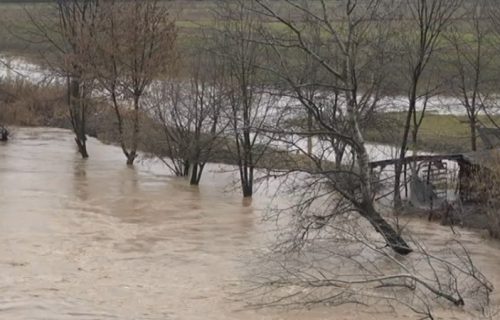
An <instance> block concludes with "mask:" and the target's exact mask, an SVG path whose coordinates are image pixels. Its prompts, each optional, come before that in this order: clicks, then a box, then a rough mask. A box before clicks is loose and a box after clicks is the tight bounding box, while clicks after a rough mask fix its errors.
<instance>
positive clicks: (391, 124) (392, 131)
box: [365, 112, 500, 153]
mask: <svg viewBox="0 0 500 320" xmlns="http://www.w3.org/2000/svg"><path fill="white" fill-rule="evenodd" d="M405 117H406V114H404V113H402V112H395V113H386V114H378V115H377V116H376V118H375V119H374V122H375V125H374V127H373V128H371V129H369V130H367V132H366V133H365V135H366V139H367V140H369V141H371V142H380V143H386V144H394V145H399V144H400V141H401V137H402V134H403V131H402V130H403V123H404V120H405ZM493 119H494V120H495V121H496V122H497V123H499V124H500V116H494V117H493ZM479 120H480V121H481V123H484V124H485V125H486V126H492V124H491V121H490V120H489V119H488V118H487V117H486V116H480V118H479ZM418 137H419V138H418V139H419V141H418V146H417V149H419V150H425V151H431V152H440V153H443V152H444V153H448V152H449V153H453V152H468V151H471V142H470V128H469V124H468V121H467V117H466V116H465V115H464V116H455V115H440V114H433V113H428V114H426V116H425V118H424V120H423V122H422V125H421V127H420V131H419V136H418ZM477 141H478V149H481V148H482V147H483V146H482V143H481V139H480V138H479V137H478V138H477Z"/></svg>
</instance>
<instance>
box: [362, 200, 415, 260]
mask: <svg viewBox="0 0 500 320" xmlns="http://www.w3.org/2000/svg"><path fill="white" fill-rule="evenodd" d="M361 215H362V216H363V217H364V218H366V219H367V220H368V222H370V224H371V225H372V226H373V227H374V228H375V230H376V231H377V232H378V233H380V234H381V235H382V236H383V237H384V239H385V242H386V243H387V245H388V246H389V247H390V248H391V249H392V250H394V251H395V252H397V253H399V254H402V255H407V254H409V253H411V252H412V251H413V250H412V249H411V248H410V246H409V245H408V244H407V243H406V241H405V240H404V239H403V238H402V237H401V235H400V234H398V233H397V232H396V230H394V228H393V227H392V226H391V225H390V224H389V223H388V222H387V221H386V220H385V219H384V218H383V217H382V216H381V215H380V213H378V212H377V210H375V208H374V207H373V205H372V204H371V203H364V204H362V207H361Z"/></svg>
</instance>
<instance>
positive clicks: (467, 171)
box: [370, 149, 500, 207]
mask: <svg viewBox="0 0 500 320" xmlns="http://www.w3.org/2000/svg"><path fill="white" fill-rule="evenodd" d="M499 160H500V149H490V150H483V151H477V152H470V153H461V154H458V153H457V154H443V155H420V156H410V157H406V158H404V159H402V160H401V159H388V160H382V161H374V162H371V163H370V167H371V169H372V170H375V169H377V168H379V169H380V170H383V169H384V168H386V167H389V166H395V165H396V164H397V163H401V162H402V163H403V175H404V177H403V184H404V185H403V187H404V188H405V193H406V197H407V198H408V197H409V194H408V184H409V183H408V179H407V172H408V169H407V165H409V164H415V165H416V167H417V169H416V172H417V176H416V177H414V181H413V182H412V183H413V186H414V188H415V187H418V188H419V189H420V190H421V195H420V197H423V198H420V199H419V200H422V201H424V202H425V201H427V202H430V204H431V207H432V204H433V202H434V201H436V199H440V198H446V194H447V190H446V189H447V188H448V183H447V180H448V175H449V174H448V167H447V165H446V161H451V162H455V163H456V164H457V166H458V179H457V191H458V196H459V198H460V200H461V201H462V202H464V203H465V202H480V201H483V199H482V198H483V197H482V195H484V188H490V187H491V183H495V182H494V181H493V180H492V179H491V177H492V172H493V170H495V169H496V168H495V166H498V169H500V161H499ZM498 169H497V171H498Z"/></svg>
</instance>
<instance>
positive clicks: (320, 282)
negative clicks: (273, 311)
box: [247, 217, 493, 319]
mask: <svg viewBox="0 0 500 320" xmlns="http://www.w3.org/2000/svg"><path fill="white" fill-rule="evenodd" d="M311 218H313V217H311ZM347 219H348V220H349V221H342V220H341V221H337V223H336V224H330V225H329V226H328V227H327V228H318V223H321V222H320V221H318V220H317V219H312V220H308V221H302V222H303V223H304V224H302V227H303V228H304V229H303V232H304V233H305V234H304V236H303V237H302V238H301V239H300V240H298V241H300V242H301V247H303V248H307V249H308V250H300V251H283V250H281V251H280V252H273V253H272V256H271V257H269V256H266V255H265V256H263V261H262V262H261V263H260V264H259V270H256V271H255V274H254V273H252V274H251V276H252V279H253V281H254V283H255V286H254V290H252V291H250V292H251V294H252V295H255V297H252V296H250V297H247V299H248V298H249V299H248V300H250V301H251V305H253V306H255V307H260V306H288V307H298V308H303V307H304V306H311V305H316V304H322V305H323V304H326V305H328V306H339V305H342V304H354V305H361V306H368V307H369V308H370V307H372V306H374V305H377V306H380V305H383V304H387V305H389V306H392V307H394V308H396V309H397V310H401V308H404V309H406V310H408V311H410V312H413V313H415V314H416V315H417V316H418V317H419V319H437V318H438V317H437V315H436V313H437V310H436V309H440V308H446V309H449V308H450V307H451V306H454V307H459V308H467V309H466V310H468V311H470V312H471V314H472V315H474V316H473V317H474V318H477V319H479V318H481V316H487V315H488V313H489V312H490V308H491V307H490V298H491V293H492V291H493V286H492V284H491V282H490V281H488V279H487V278H486V276H485V275H484V274H482V273H481V271H480V270H479V269H478V268H477V267H476V265H475V264H474V262H473V261H472V258H471V256H470V254H469V252H468V251H467V249H466V248H465V247H464V246H463V245H462V244H461V243H460V242H458V241H456V240H450V241H448V242H446V243H444V244H443V246H444V247H446V250H439V249H438V248H432V249H430V248H428V247H427V246H426V244H425V243H424V242H419V241H417V240H415V239H412V247H413V248H415V250H414V252H413V253H412V254H411V255H410V256H408V257H406V258H404V259H400V258H398V257H395V256H394V255H393V254H391V253H390V252H388V251H387V250H384V249H383V248H381V246H380V243H378V240H377V239H375V238H374V237H373V233H372V232H370V231H369V229H368V228H366V225H365V224H364V223H363V222H362V221H356V220H357V219H355V218H352V217H351V218H347ZM332 234H335V237H334V238H332ZM293 241H297V239H294V240H293ZM332 242H333V243H334V245H332ZM263 266H265V267H263ZM257 277H258V278H257ZM255 278H257V279H263V280H255Z"/></svg>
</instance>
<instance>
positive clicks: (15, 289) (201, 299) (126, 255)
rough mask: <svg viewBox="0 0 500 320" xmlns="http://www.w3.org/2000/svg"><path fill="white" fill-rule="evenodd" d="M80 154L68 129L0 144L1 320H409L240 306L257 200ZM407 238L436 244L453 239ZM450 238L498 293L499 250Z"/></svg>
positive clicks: (261, 230) (266, 234)
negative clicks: (466, 251)
mask: <svg viewBox="0 0 500 320" xmlns="http://www.w3.org/2000/svg"><path fill="white" fill-rule="evenodd" d="M89 151H90V153H91V158H90V159H89V160H87V161H84V160H81V159H80V157H79V155H78V154H77V152H76V150H75V147H74V142H73V138H72V135H71V134H70V133H69V132H68V131H65V130H59V129H46V128H33V129H16V130H14V133H13V139H12V141H10V142H9V143H7V144H3V145H0V288H1V292H2V295H1V296H0V319H9V320H16V319H126V320H128V319H130V320H132V319H134V320H135V319H138V320H139V319H166V320H167V319H194V320H196V319H207V320H212V319H213V320H219V319H244V320H246V319H248V320H250V319H292V320H294V319H301V320H303V319H311V320H315V319H400V318H401V319H408V318H410V319H411V316H410V317H408V316H407V315H406V313H405V312H404V311H401V312H399V311H398V312H396V313H394V314H380V315H379V314H374V313H373V312H371V311H370V309H363V308H359V307H352V306H345V307H341V308H337V309H332V308H326V307H317V308H313V309H311V310H303V311H297V310H283V309H263V310H249V309H247V308H244V306H245V303H244V301H239V299H238V298H235V297H237V296H238V295H235V293H238V292H242V291H244V290H245V286H246V285H245V281H243V279H244V275H245V274H246V273H247V269H248V266H250V265H252V262H255V263H257V262H256V261H257V259H254V256H255V254H256V251H258V250H259V249H261V248H265V247H266V246H267V245H268V244H270V243H271V241H272V239H273V231H272V229H273V228H272V227H271V226H269V225H266V223H265V222H263V220H262V216H263V214H264V211H265V208H266V205H267V203H268V199H267V197H265V196H264V195H262V194H261V195H259V194H257V196H256V198H255V200H254V202H253V203H251V204H250V203H245V202H242V200H241V197H240V195H239V193H238V192H235V191H234V190H233V191H232V190H231V188H230V185H231V182H232V174H231V173H228V172H225V173H217V172H215V171H216V170H215V169H217V168H216V167H215V166H214V167H211V168H210V169H211V170H209V171H208V172H207V174H206V175H205V176H204V178H203V180H202V185H201V186H200V188H199V189H198V188H193V187H190V186H188V185H187V184H186V182H185V181H184V180H182V179H177V178H174V177H171V176H168V175H167V174H168V173H167V171H166V170H165V169H164V168H162V167H160V166H157V165H155V164H152V163H151V162H143V163H140V164H138V165H137V167H136V168H135V169H131V168H128V167H126V166H125V161H124V157H123V155H122V153H121V151H120V150H119V148H116V147H113V146H107V145H104V144H101V143H100V142H98V141H96V140H91V141H90V144H89ZM228 186H229V187H228ZM414 228H415V229H416V231H417V233H420V234H422V235H424V236H425V237H426V239H428V241H429V242H430V243H432V244H433V245H435V246H440V245H441V244H442V243H443V241H444V240H447V239H449V238H451V237H454V236H453V234H452V233H451V232H450V230H449V229H447V228H445V227H441V226H438V225H436V224H430V223H429V224H427V223H424V222H417V223H416V224H415V227H414ZM460 238H461V240H463V241H464V243H465V244H466V245H467V246H468V248H469V249H470V250H471V252H472V255H473V258H475V259H476V261H477V263H478V265H479V267H481V269H482V271H483V272H484V273H485V274H486V275H487V276H488V277H489V278H490V280H492V282H493V283H494V284H495V285H496V287H500V268H499V266H500V246H499V245H498V244H496V243H495V242H490V241H487V240H484V239H483V238H482V237H481V236H480V235H479V234H476V233H475V232H471V231H461V232H460ZM253 267H255V266H253ZM494 301H495V302H498V294H495V296H494ZM448 315H449V318H450V319H469V318H470V317H468V316H467V315H466V314H465V313H461V312H460V311H456V312H450V313H449V314H448Z"/></svg>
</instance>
